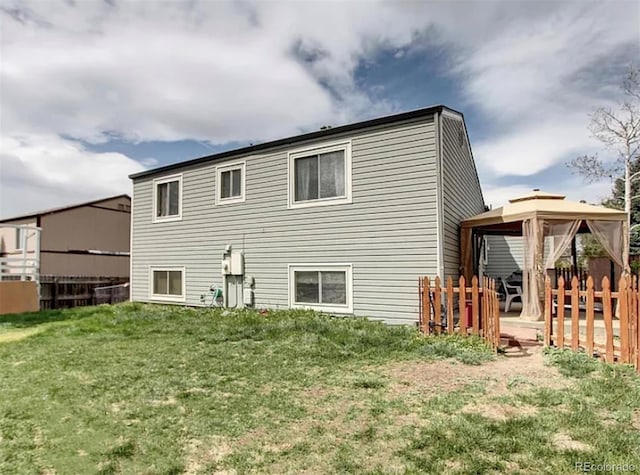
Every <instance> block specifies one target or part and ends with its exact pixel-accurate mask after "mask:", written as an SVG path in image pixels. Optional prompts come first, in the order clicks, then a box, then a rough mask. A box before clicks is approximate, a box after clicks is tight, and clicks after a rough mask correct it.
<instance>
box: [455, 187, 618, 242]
mask: <svg viewBox="0 0 640 475" xmlns="http://www.w3.org/2000/svg"><path fill="white" fill-rule="evenodd" d="M534 217H537V218H541V219H556V220H575V219H590V220H606V221H622V220H625V219H626V214H625V213H624V211H619V210H616V209H611V208H605V207H604V206H594V205H590V204H587V203H580V202H577V201H567V200H565V197H564V196H563V195H556V194H552V193H545V192H543V191H540V190H533V191H532V192H531V193H528V194H526V195H524V196H521V197H519V198H514V199H512V200H509V204H507V205H505V206H502V207H501V208H496V209H492V210H490V211H487V212H485V213H481V214H479V215H477V216H473V217H471V218H468V219H465V220H464V221H462V223H460V226H462V228H479V229H481V230H484V231H494V232H501V233H504V234H510V232H514V233H518V232H521V226H519V225H518V224H519V223H521V222H522V221H523V220H525V219H530V218H534Z"/></svg>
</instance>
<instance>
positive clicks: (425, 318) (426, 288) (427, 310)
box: [422, 277, 431, 335]
mask: <svg viewBox="0 0 640 475" xmlns="http://www.w3.org/2000/svg"><path fill="white" fill-rule="evenodd" d="M430 300H431V288H430V284H429V277H425V278H424V280H423V284H422V332H423V333H424V334H425V335H427V334H428V333H429V322H430V321H431V307H430Z"/></svg>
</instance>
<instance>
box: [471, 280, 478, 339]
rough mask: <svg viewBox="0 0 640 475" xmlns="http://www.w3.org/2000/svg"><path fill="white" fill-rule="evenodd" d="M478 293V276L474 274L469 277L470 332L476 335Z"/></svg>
mask: <svg viewBox="0 0 640 475" xmlns="http://www.w3.org/2000/svg"><path fill="white" fill-rule="evenodd" d="M479 300H480V294H479V290H478V277H476V276H475V275H474V276H473V278H472V279H471V326H472V330H471V333H473V334H474V335H477V334H478V333H480V319H479V315H478V313H479V311H480V305H479V304H480V302H479Z"/></svg>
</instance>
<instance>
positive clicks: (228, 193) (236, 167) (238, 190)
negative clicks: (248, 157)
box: [216, 162, 245, 204]
mask: <svg viewBox="0 0 640 475" xmlns="http://www.w3.org/2000/svg"><path fill="white" fill-rule="evenodd" d="M244 184H245V162H239V163H230V164H228V165H223V166H219V167H216V189H217V191H216V204H226V203H237V202H241V201H244V188H245V186H244Z"/></svg>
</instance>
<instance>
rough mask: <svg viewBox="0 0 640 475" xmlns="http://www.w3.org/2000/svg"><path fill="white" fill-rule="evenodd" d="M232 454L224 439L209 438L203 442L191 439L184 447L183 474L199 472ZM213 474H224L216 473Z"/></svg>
mask: <svg viewBox="0 0 640 475" xmlns="http://www.w3.org/2000/svg"><path fill="white" fill-rule="evenodd" d="M231 452H232V450H231V446H230V445H229V443H228V441H227V440H226V439H225V438H224V437H209V438H207V439H205V440H201V439H191V440H190V441H189V442H188V443H187V445H186V447H185V453H186V463H185V469H184V473H185V474H189V475H190V474H195V473H198V472H200V471H201V470H202V469H203V468H205V467H206V466H207V465H211V464H216V463H219V462H220V461H222V459H223V458H224V457H226V456H227V455H229V454H230V453H231ZM213 473H225V472H223V471H216V472H213Z"/></svg>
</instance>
